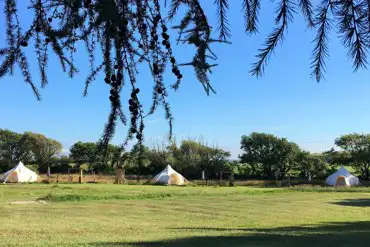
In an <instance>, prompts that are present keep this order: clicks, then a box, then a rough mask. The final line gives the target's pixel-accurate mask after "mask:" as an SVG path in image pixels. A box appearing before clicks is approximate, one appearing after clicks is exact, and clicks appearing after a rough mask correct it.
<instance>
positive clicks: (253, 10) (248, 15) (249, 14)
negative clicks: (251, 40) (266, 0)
mask: <svg viewBox="0 0 370 247" xmlns="http://www.w3.org/2000/svg"><path fill="white" fill-rule="evenodd" d="M259 9H260V0H243V12H244V19H245V31H246V33H250V34H252V33H255V32H257V30H258V28H257V24H258V12H259Z"/></svg>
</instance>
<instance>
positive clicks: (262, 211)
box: [0, 184, 370, 247]
mask: <svg viewBox="0 0 370 247" xmlns="http://www.w3.org/2000/svg"><path fill="white" fill-rule="evenodd" d="M346 190H347V191H348V189H346ZM318 191H320V193H317V192H318ZM350 191H351V192H352V193H348V192H346V191H341V192H337V191H335V190H334V189H332V188H309V189H306V188H305V189H302V188H301V189H295V188H292V189H290V188H283V189H275V188H267V189H263V188H248V187H235V188H230V187H222V188H219V187H173V186H127V185H108V184H106V185H99V184H91V185H86V184H83V185H67V184H66V185H43V184H32V185H5V186H0V220H1V222H2V224H0V240H1V241H0V246H134V247H141V246H155V247H159V246H165V247H169V246H180V247H183V246H213V247H218V246H263V247H266V246H298V245H299V246H303V247H305V246H313V245H315V246H369V243H370V241H369V240H368V239H369V238H368V236H369V233H370V223H369V221H370V200H367V198H370V193H369V192H370V190H369V189H367V188H357V189H353V188H351V189H350ZM40 198H43V199H46V200H47V201H48V203H46V204H24V205H22V204H17V205H14V204H11V203H12V202H14V201H30V200H34V201H35V200H37V199H40ZM20 236H24V237H20ZM333 244H335V245H333Z"/></svg>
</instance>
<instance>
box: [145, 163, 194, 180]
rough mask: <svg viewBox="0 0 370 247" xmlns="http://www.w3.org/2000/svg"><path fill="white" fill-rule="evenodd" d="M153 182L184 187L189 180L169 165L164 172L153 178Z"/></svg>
mask: <svg viewBox="0 0 370 247" xmlns="http://www.w3.org/2000/svg"><path fill="white" fill-rule="evenodd" d="M152 182H153V183H157V184H165V185H184V184H185V183H187V180H186V178H184V177H183V176H182V175H181V174H180V173H178V172H176V171H175V170H174V169H172V167H171V166H170V165H168V166H167V167H166V168H165V169H164V170H163V171H161V172H160V173H158V174H157V175H156V176H155V177H154V178H153V180H152Z"/></svg>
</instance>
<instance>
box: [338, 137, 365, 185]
mask: <svg viewBox="0 0 370 247" xmlns="http://www.w3.org/2000/svg"><path fill="white" fill-rule="evenodd" d="M335 144H336V145H337V146H338V147H340V148H341V149H342V150H343V151H344V152H337V153H336V156H335V157H336V158H337V159H336V160H337V161H339V163H342V164H350V165H351V166H352V167H353V168H354V169H355V170H356V171H357V172H359V173H360V174H361V177H362V178H363V179H366V180H368V179H369V176H370V134H357V133H355V134H348V135H343V136H341V137H339V138H338V139H336V140H335Z"/></svg>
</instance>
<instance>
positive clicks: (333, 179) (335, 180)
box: [325, 166, 360, 186]
mask: <svg viewBox="0 0 370 247" xmlns="http://www.w3.org/2000/svg"><path fill="white" fill-rule="evenodd" d="M325 183H326V184H327V185H331V186H356V185H360V180H359V179H358V177H356V176H354V175H353V174H351V173H350V172H349V171H347V170H346V168H344V167H343V166H342V167H341V168H339V169H338V171H336V172H335V173H333V174H331V175H330V176H329V177H327V178H326V180H325Z"/></svg>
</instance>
